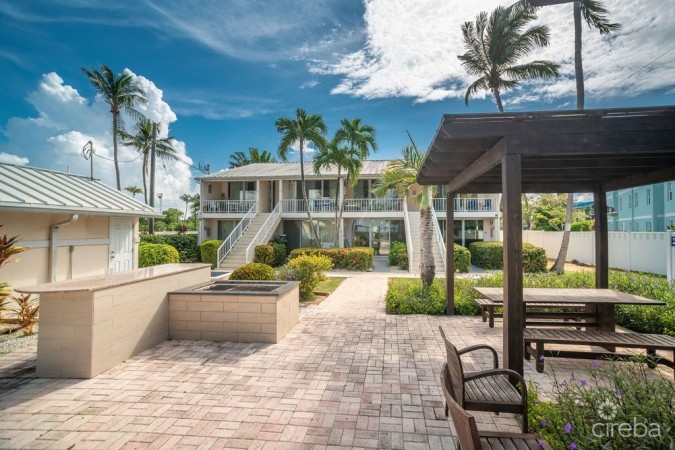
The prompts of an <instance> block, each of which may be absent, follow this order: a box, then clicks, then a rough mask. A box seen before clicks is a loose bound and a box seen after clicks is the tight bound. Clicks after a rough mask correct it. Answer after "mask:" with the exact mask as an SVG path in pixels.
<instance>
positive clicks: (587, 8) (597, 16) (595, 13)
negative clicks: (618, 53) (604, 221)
mask: <svg viewBox="0 0 675 450" xmlns="http://www.w3.org/2000/svg"><path fill="white" fill-rule="evenodd" d="M607 13H608V11H607V8H605V7H604V6H603V4H602V3H601V2H599V1H596V0H580V1H575V2H574V77H575V79H576V83H577V109H584V101H585V92H584V67H583V61H582V54H581V47H582V45H581V44H582V41H581V30H582V23H581V17H582V16H583V18H584V20H585V21H586V24H587V25H588V27H589V28H591V29H592V28H595V29H596V30H598V31H599V32H600V34H601V35H603V36H604V35H609V34H611V33H612V32H613V31H618V30H620V29H621V25H620V24H618V23H612V22H610V21H609V19H608V18H607ZM573 204H574V194H572V193H570V194H567V208H566V211H565V231H564V232H563V238H562V242H561V243H560V251H559V252H558V257H557V258H556V260H555V263H554V264H553V267H551V272H557V273H564V272H565V260H566V259H567V250H568V249H569V245H570V227H571V226H572V206H573Z"/></svg>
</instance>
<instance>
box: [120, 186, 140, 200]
mask: <svg viewBox="0 0 675 450" xmlns="http://www.w3.org/2000/svg"><path fill="white" fill-rule="evenodd" d="M124 190H125V191H127V192H128V193H130V194H131V195H132V196H133V197H134V198H136V194H141V193H142V192H143V189H141V188H139V187H138V186H127V187H125V188H124Z"/></svg>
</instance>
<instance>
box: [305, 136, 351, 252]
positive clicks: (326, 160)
mask: <svg viewBox="0 0 675 450" xmlns="http://www.w3.org/2000/svg"><path fill="white" fill-rule="evenodd" d="M362 166H363V154H362V153H361V152H359V151H357V150H355V149H354V148H353V147H352V148H350V147H346V146H341V145H340V143H339V142H338V140H337V133H336V136H335V138H334V139H333V140H332V141H331V142H330V143H329V144H328V145H327V146H326V147H324V148H323V149H322V150H321V151H320V152H319V154H318V155H316V157H315V158H314V173H316V174H317V175H318V174H320V172H321V169H328V170H330V169H331V168H333V167H335V168H337V184H336V186H337V191H336V193H335V247H342V246H343V245H344V237H343V230H342V211H343V206H344V197H345V196H344V195H343V199H342V202H341V201H340V192H345V190H346V186H344V185H342V182H343V180H342V170H344V171H345V172H346V174H347V177H346V180H345V181H346V184H348V183H350V180H352V181H353V182H356V181H357V180H358V178H359V172H361V167H362ZM343 186H344V187H343Z"/></svg>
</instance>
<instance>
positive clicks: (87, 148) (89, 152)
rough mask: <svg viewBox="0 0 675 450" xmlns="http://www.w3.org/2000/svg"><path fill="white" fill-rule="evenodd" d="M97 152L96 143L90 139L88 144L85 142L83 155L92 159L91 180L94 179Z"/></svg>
mask: <svg viewBox="0 0 675 450" xmlns="http://www.w3.org/2000/svg"><path fill="white" fill-rule="evenodd" d="M95 154H96V152H95V151H94V143H93V142H91V141H89V142H87V143H86V144H84V147H82V157H83V158H84V159H88V160H90V164H89V166H90V167H89V178H90V179H91V181H94V155H95Z"/></svg>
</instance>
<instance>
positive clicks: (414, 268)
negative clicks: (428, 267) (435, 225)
mask: <svg viewBox="0 0 675 450" xmlns="http://www.w3.org/2000/svg"><path fill="white" fill-rule="evenodd" d="M420 219H421V217H420V212H419V211H410V212H408V223H409V224H410V231H411V235H412V247H413V257H412V262H411V264H410V268H409V271H410V273H419V272H420V251H421V248H422V245H421V240H420V238H421V236H420ZM432 234H433V240H432V242H431V250H432V252H433V254H434V263H435V264H436V274H437V275H445V266H444V264H443V258H442V257H441V249H440V246H439V236H437V233H436V232H435V231H434V229H432Z"/></svg>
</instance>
